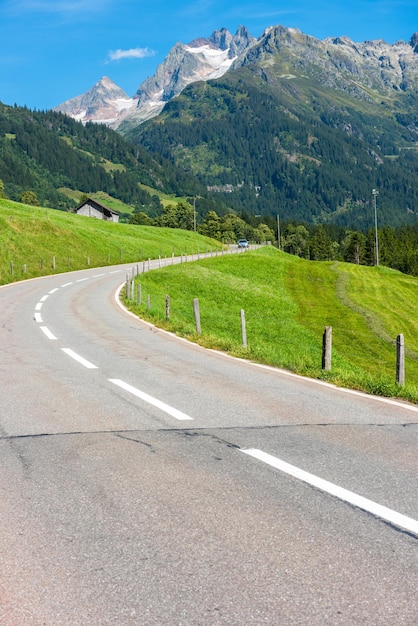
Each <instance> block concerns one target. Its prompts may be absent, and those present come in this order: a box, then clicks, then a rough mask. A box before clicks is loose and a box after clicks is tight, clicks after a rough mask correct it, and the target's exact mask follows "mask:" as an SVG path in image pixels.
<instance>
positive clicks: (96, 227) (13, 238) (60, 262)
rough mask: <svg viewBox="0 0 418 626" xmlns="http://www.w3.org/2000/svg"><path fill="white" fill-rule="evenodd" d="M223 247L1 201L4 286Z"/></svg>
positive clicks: (192, 236)
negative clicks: (40, 277) (32, 279)
mask: <svg viewBox="0 0 418 626" xmlns="http://www.w3.org/2000/svg"><path fill="white" fill-rule="evenodd" d="M221 248H222V245H221V244H220V243H219V242H216V241H214V240H212V239H209V238H207V237H203V236H201V235H199V234H197V233H194V232H190V231H181V230H176V229H172V228H156V227H152V226H133V225H130V224H120V223H113V222H107V221H102V220H95V219H92V218H89V217H84V216H81V215H76V214H73V213H65V212H63V211H57V210H54V209H45V208H42V207H34V206H28V205H24V204H20V203H17V202H12V201H11V200H4V199H0V284H5V283H9V282H13V281H17V280H23V279H25V278H33V277H36V276H44V275H47V274H54V273H61V272H66V271H69V270H77V269H86V268H87V267H89V266H90V267H100V266H103V265H115V264H118V263H137V262H139V261H143V260H146V259H148V258H152V259H155V258H158V257H159V256H161V257H162V258H164V257H171V255H172V254H173V253H174V255H176V256H179V255H181V254H183V255H184V254H192V253H197V252H198V251H200V252H205V251H207V250H210V249H214V250H215V249H221Z"/></svg>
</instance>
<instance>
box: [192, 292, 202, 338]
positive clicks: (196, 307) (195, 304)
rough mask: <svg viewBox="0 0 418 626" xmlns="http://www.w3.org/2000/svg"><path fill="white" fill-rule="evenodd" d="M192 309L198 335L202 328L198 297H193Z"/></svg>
mask: <svg viewBox="0 0 418 626" xmlns="http://www.w3.org/2000/svg"><path fill="white" fill-rule="evenodd" d="M193 311H194V319H195V322H196V333H197V334H198V335H200V334H201V332H202V328H201V326H200V308H199V298H195V299H194V300H193Z"/></svg>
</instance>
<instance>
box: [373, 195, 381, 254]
mask: <svg viewBox="0 0 418 626" xmlns="http://www.w3.org/2000/svg"><path fill="white" fill-rule="evenodd" d="M378 195H379V192H378V191H377V189H372V196H373V203H374V230H375V237H376V265H379V236H378V233H377V207H376V197H377V196H378Z"/></svg>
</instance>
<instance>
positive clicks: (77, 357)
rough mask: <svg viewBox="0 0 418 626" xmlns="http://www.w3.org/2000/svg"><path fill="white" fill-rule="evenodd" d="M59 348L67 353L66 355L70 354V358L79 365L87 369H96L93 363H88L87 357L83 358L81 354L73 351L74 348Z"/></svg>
mask: <svg viewBox="0 0 418 626" xmlns="http://www.w3.org/2000/svg"><path fill="white" fill-rule="evenodd" d="M61 350H62V351H63V352H65V354H68V356H70V357H71V358H72V359H74V361H77V362H78V363H80V364H81V365H84V367H87V369H89V370H97V369H98V367H97V365H93V363H90V361H87V359H84V358H83V357H82V356H80V355H79V354H77V353H76V352H74V350H71V348H61Z"/></svg>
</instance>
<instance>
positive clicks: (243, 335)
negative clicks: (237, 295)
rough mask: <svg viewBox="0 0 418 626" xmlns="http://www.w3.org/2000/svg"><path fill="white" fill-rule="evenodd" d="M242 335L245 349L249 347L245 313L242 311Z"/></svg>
mask: <svg viewBox="0 0 418 626" xmlns="http://www.w3.org/2000/svg"><path fill="white" fill-rule="evenodd" d="M241 335H242V345H243V346H244V348H246V347H247V329H246V325H245V311H244V309H241Z"/></svg>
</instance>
